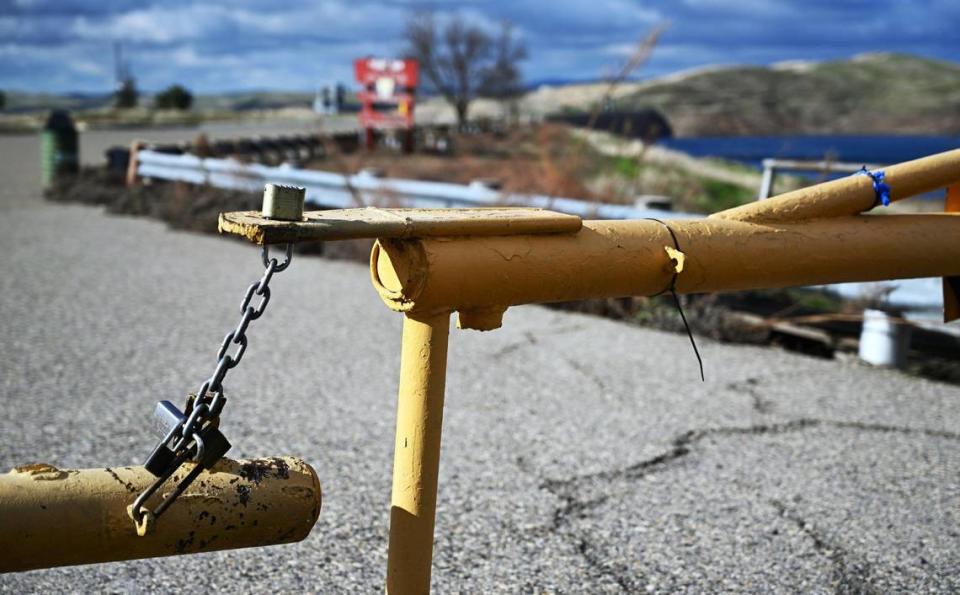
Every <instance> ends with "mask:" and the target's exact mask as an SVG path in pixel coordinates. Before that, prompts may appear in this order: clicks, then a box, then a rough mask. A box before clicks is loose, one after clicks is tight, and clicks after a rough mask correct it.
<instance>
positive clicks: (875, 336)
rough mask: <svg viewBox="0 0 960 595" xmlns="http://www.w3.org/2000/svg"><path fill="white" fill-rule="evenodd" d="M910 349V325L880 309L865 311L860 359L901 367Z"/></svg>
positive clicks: (875, 363)
mask: <svg viewBox="0 0 960 595" xmlns="http://www.w3.org/2000/svg"><path fill="white" fill-rule="evenodd" d="M909 350H910V325H909V324H903V323H900V322H895V321H893V320H891V318H890V315H889V314H887V313H886V312H881V311H880V310H864V311H863V330H862V331H861V332H860V359H862V360H863V361H865V362H867V363H868V364H873V365H874V366H885V367H891V368H901V367H903V364H904V362H905V361H906V359H907V351H909Z"/></svg>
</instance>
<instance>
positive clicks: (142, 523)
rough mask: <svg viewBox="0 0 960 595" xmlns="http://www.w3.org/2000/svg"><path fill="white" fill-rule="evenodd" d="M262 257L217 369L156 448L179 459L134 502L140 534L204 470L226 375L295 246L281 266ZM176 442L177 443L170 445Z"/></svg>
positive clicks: (225, 340)
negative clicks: (172, 483) (160, 494)
mask: <svg viewBox="0 0 960 595" xmlns="http://www.w3.org/2000/svg"><path fill="white" fill-rule="evenodd" d="M260 255H261V258H262V260H263V266H264V269H265V270H264V272H263V276H262V277H260V279H259V280H258V281H256V282H255V283H253V284H252V285H250V287H248V288H247V292H246V294H244V296H243V302H242V303H241V305H240V312H241V316H240V322H239V323H238V324H237V326H236V328H234V329H233V330H232V331H230V332H229V333H227V335H226V336H225V337H224V338H223V342H222V343H221V344H220V349H219V350H218V351H217V365H216V367H215V368H214V371H213V374H212V375H211V376H210V377H209V378H208V379H207V380H205V381H204V382H203V384H201V385H200V389H199V390H198V391H197V394H196V395H191V396H190V397H188V398H187V404H186V407H185V409H184V415H185V416H186V417H185V418H184V419H183V421H182V422H180V423H179V424H178V425H177V426H176V427H175V428H173V429H171V430H170V432H169V433H168V434H167V435H166V437H165V438H163V440H161V441H160V443H159V444H158V446H157V448H160V447H169V449H170V450H171V451H172V452H173V453H174V454H175V455H176V456H175V457H174V458H173V460H172V462H171V464H170V466H169V467H168V468H167V469H166V471H164V472H163V473H162V474H161V475H160V476H159V477H158V479H157V480H156V481H155V482H154V483H153V484H152V485H151V486H150V487H148V488H147V489H146V490H144V491H143V492H142V493H141V494H140V495H139V496H138V497H137V499H136V500H135V501H134V503H133V506H132V516H133V517H134V521H136V523H137V526H138V531H140V530H141V528H145V527H146V522H147V518H148V517H150V520H155V519H156V518H157V517H158V516H160V514H161V513H162V512H163V511H164V510H166V509H167V508H168V507H169V506H170V504H171V503H172V502H173V500H174V499H176V497H177V496H179V495H180V494H181V493H182V492H183V490H185V489H186V487H187V486H188V485H189V483H190V482H192V481H193V480H194V479H196V477H197V475H199V471H200V470H201V469H202V468H201V466H200V464H199V463H200V461H201V460H202V459H203V455H204V444H203V440H202V438H201V437H200V433H201V430H203V429H205V428H206V427H207V426H209V425H211V424H214V425H215V424H219V420H220V413H221V412H222V411H223V406H224V405H225V404H226V396H225V395H224V390H223V380H224V378H226V376H227V372H229V371H230V370H232V369H233V368H235V367H237V365H238V364H239V363H240V361H241V360H242V359H243V355H244V353H246V351H247V328H248V327H249V326H250V323H251V322H252V321H254V320H257V319H258V318H260V317H261V316H263V313H264V311H265V310H266V308H267V304H268V303H270V280H271V279H272V278H273V275H274V274H276V273H280V272H283V271H285V270H286V269H287V267H289V266H290V261H291V260H293V245H292V244H287V246H286V253H285V258H284V260H283V262H279V261H278V260H277V259H276V258H271V257H270V249H269V246H264V247H263V249H262V251H261V253H260ZM254 297H258V298H259V301H258V302H257V304H256V305H253V304H251V302H252V301H253V300H254ZM231 348H233V352H232V353H230V351H231ZM174 440H175V442H171V441H174ZM228 448H229V445H228ZM155 451H156V449H155ZM191 459H192V460H194V461H196V462H197V466H196V467H195V468H194V470H193V471H192V472H191V473H190V474H189V475H188V476H187V478H186V479H185V480H184V481H182V482H181V483H180V484H179V485H178V486H177V487H176V489H175V490H174V491H173V493H172V494H171V495H170V496H168V497H167V498H166V499H165V500H164V501H163V502H162V503H161V504H160V505H159V506H158V507H157V508H156V510H154V511H153V512H150V511H149V510H145V509H144V508H143V504H144V503H145V502H146V501H147V499H148V498H150V496H151V495H152V494H153V493H155V492H156V491H157V490H158V489H159V488H160V487H161V486H162V485H163V484H164V483H165V482H166V481H167V479H169V478H170V476H172V475H173V473H174V472H176V470H177V469H179V468H180V466H181V465H182V464H183V463H184V462H186V461H187V460H191ZM144 530H145V529H144Z"/></svg>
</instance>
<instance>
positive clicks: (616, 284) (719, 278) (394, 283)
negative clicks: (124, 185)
mask: <svg viewBox="0 0 960 595" xmlns="http://www.w3.org/2000/svg"><path fill="white" fill-rule="evenodd" d="M884 173H885V181H886V183H887V184H888V185H889V187H890V199H891V200H900V199H902V198H906V197H908V196H912V195H915V194H919V193H923V192H929V191H932V190H935V189H937V188H941V187H945V186H948V185H951V184H957V183H958V182H960V150H957V151H949V152H946V153H941V154H939V155H933V156H930V157H924V158H922V159H917V160H915V161H910V162H907V163H902V164H898V165H894V166H891V167H889V168H886V169H885V170H884ZM877 198H878V197H877V190H876V189H875V188H874V183H873V180H871V179H870V178H869V177H867V176H852V177H848V178H843V179H840V180H836V181H833V182H828V183H825V184H819V185H817V186H812V187H810V188H804V189H802V190H797V191H795V192H791V193H788V194H784V195H781V196H779V197H776V198H772V199H769V200H766V201H763V202H759V203H754V204H750V205H745V206H742V207H738V208H735V209H730V210H727V211H723V212H721V213H716V214H714V215H712V216H710V217H708V218H704V219H699V220H680V221H669V220H668V221H665V222H661V221H654V220H640V221H581V220H580V219H579V218H577V217H573V216H571V215H563V214H561V213H552V212H550V211H543V210H539V209H522V208H520V209H508V208H495V209H377V208H367V209H346V210H334V211H314V212H307V213H304V217H303V220H301V221H294V222H290V221H276V220H270V219H267V218H264V217H263V216H261V214H260V213H257V212H243V213H225V214H221V216H220V230H221V232H224V233H232V234H237V235H240V236H243V237H245V238H247V239H248V240H251V241H253V242H255V243H258V244H274V243H285V242H304V241H322V240H339V239H352V238H375V239H377V242H376V244H375V245H374V248H373V253H372V254H371V259H370V271H371V277H372V280H373V284H374V286H375V288H376V290H377V291H378V292H379V294H380V296H381V298H383V300H384V302H385V303H386V304H387V306H389V307H390V308H392V309H394V310H397V311H400V312H403V313H404V314H405V319H404V326H403V346H402V349H401V362H400V387H399V388H400V390H399V398H398V402H397V431H396V435H395V446H394V466H393V494H392V497H391V513H390V541H389V552H388V557H387V591H388V592H390V593H392V594H393V595H406V594H422V593H426V592H428V591H429V589H430V571H431V558H432V548H433V529H434V518H435V513H436V498H437V474H438V470H439V464H440V463H439V462H440V435H441V426H442V419H443V401H444V382H445V374H446V359H447V347H448V345H447V334H448V328H449V320H450V314H451V313H452V312H458V313H459V325H460V327H461V328H473V329H479V330H490V329H495V328H497V327H499V326H500V325H501V323H502V317H503V312H504V311H505V310H506V309H507V308H509V307H510V306H513V305H517V304H528V303H542V302H556V301H568V300H579V299H587V298H603V297H624V296H643V295H653V294H657V293H660V292H662V291H664V290H665V289H667V288H669V287H672V286H675V288H676V289H677V291H680V292H687V293H690V292H709V291H728V290H741V289H751V288H757V289H759V288H771V287H786V286H791V285H812V284H822V283H838V282H845V281H874V280H881V279H903V278H910V277H944V278H945V279H947V280H950V283H951V285H950V286H949V287H947V290H951V289H952V290H954V291H953V293H952V294H950V295H952V296H954V301H952V302H950V304H952V306H951V307H952V308H953V310H951V311H952V312H954V313H955V314H956V313H957V312H960V305H957V303H956V301H955V295H956V293H958V292H960V282H957V281H956V279H958V278H960V240H958V238H960V213H942V214H930V215H861V214H860V213H862V212H864V211H867V210H870V209H871V208H872V207H873V206H874V205H875V204H876V203H877ZM948 210H950V209H948Z"/></svg>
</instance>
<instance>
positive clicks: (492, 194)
mask: <svg viewBox="0 0 960 595" xmlns="http://www.w3.org/2000/svg"><path fill="white" fill-rule="evenodd" d="M135 159H136V160H137V175H139V176H141V177H145V178H160V179H163V180H174V181H181V182H189V183H191V184H207V185H210V186H214V187H216V188H225V189H229V190H241V191H246V192H260V191H262V190H263V186H264V184H267V183H274V184H291V185H296V186H303V187H304V188H306V191H307V192H306V194H307V198H306V200H307V202H309V203H312V204H314V205H317V206H323V207H330V208H338V209H343V208H349V207H358V206H366V205H377V206H396V207H415V208H435V207H443V208H455V207H484V206H503V205H507V206H523V207H535V208H543V209H551V210H554V211H560V212H563V213H569V214H571V215H579V216H581V217H589V218H596V219H643V218H649V217H653V218H658V219H659V218H671V219H688V218H697V217H700V216H701V215H696V214H693V213H681V212H677V211H667V210H662V209H650V208H638V207H635V206H632V205H618V204H610V203H597V202H590V201H586V200H579V199H573V198H560V197H553V196H544V195H537V194H516V193H507V192H500V191H498V190H495V189H492V188H490V187H488V186H486V185H484V184H482V183H479V182H474V183H472V184H467V185H463V184H450V183H446V182H426V181H423V180H405V179H398V178H381V177H378V176H375V175H372V174H370V173H367V172H360V173H358V174H355V175H351V176H345V175H342V174H338V173H333V172H326V171H316V170H303V169H295V168H292V167H290V166H288V165H280V166H278V167H271V166H266V165H261V164H258V163H240V162H239V161H235V160H233V159H216V158H201V157H197V156H195V155H189V154H184V155H170V154H167V153H158V152H156V151H149V150H141V151H138V152H137V153H136V156H135Z"/></svg>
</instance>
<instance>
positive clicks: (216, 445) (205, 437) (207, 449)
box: [197, 424, 231, 469]
mask: <svg viewBox="0 0 960 595" xmlns="http://www.w3.org/2000/svg"><path fill="white" fill-rule="evenodd" d="M198 436H199V438H200V440H202V441H203V453H201V456H200V460H199V461H197V463H198V464H199V465H200V466H201V467H203V468H204V469H210V468H211V467H213V466H214V465H215V464H216V463H217V461H219V460H220V459H222V458H223V455H225V454H227V451H229V450H230V447H231V445H230V442H229V441H228V440H227V437H226V436H224V435H223V432H221V431H220V430H219V429H217V427H216V426H215V425H213V424H207V425H206V426H204V428H203V429H202V430H200V433H199V434H198Z"/></svg>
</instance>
